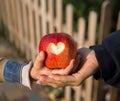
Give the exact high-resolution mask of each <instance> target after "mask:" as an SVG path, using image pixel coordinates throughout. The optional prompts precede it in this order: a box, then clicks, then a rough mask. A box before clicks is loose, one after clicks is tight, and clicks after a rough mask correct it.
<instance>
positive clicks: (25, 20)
mask: <svg viewBox="0 0 120 101" xmlns="http://www.w3.org/2000/svg"><path fill="white" fill-rule="evenodd" d="M20 2H21V9H22V20H23V22H22V23H23V24H22V25H23V34H22V37H23V39H22V41H23V51H24V52H25V56H26V59H27V60H30V59H31V52H30V45H29V40H30V34H29V29H28V24H29V23H28V5H26V3H25V0H22V1H20Z"/></svg>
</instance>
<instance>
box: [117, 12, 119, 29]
mask: <svg viewBox="0 0 120 101" xmlns="http://www.w3.org/2000/svg"><path fill="white" fill-rule="evenodd" d="M117 30H120V12H119V14H118V21H117Z"/></svg>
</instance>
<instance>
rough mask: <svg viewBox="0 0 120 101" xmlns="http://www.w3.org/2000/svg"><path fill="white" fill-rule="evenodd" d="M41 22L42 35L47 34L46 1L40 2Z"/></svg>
mask: <svg viewBox="0 0 120 101" xmlns="http://www.w3.org/2000/svg"><path fill="white" fill-rule="evenodd" d="M41 13H42V15H41V19H42V20H41V21H42V35H43V36H44V35H45V34H47V24H46V16H47V15H46V0H41Z"/></svg>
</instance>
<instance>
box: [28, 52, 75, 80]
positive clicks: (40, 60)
mask: <svg viewBox="0 0 120 101" xmlns="http://www.w3.org/2000/svg"><path fill="white" fill-rule="evenodd" d="M44 61H45V52H43V51H41V52H40V53H39V54H38V56H37V58H36V60H35V62H34V64H33V67H32V68H31V71H30V77H31V78H33V79H34V80H38V79H39V76H40V75H51V74H61V75H65V74H69V73H70V72H71V70H72V68H73V65H74V64H75V59H72V60H71V61H70V63H69V65H68V66H67V67H66V68H65V69H49V68H48V67H46V66H45V65H44Z"/></svg>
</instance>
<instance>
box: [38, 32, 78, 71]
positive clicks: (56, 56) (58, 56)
mask: <svg viewBox="0 0 120 101" xmlns="http://www.w3.org/2000/svg"><path fill="white" fill-rule="evenodd" d="M50 45H51V46H52V47H51V46H50ZM59 46H60V47H59ZM56 47H59V49H58V52H57V51H55V52H56V53H54V49H56ZM51 48H53V49H52V50H50V49H51ZM40 51H44V52H45V53H46V59H45V65H46V66H47V67H48V68H50V69H58V68H61V69H63V68H66V67H67V66H68V65H69V63H70V61H71V59H74V58H75V56H76V52H77V44H76V42H75V41H74V40H73V39H72V37H71V36H70V35H68V34H65V33H49V34H47V35H45V36H43V37H42V39H41V40H40V43H39V52H40ZM52 51H53V52H52Z"/></svg>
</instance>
